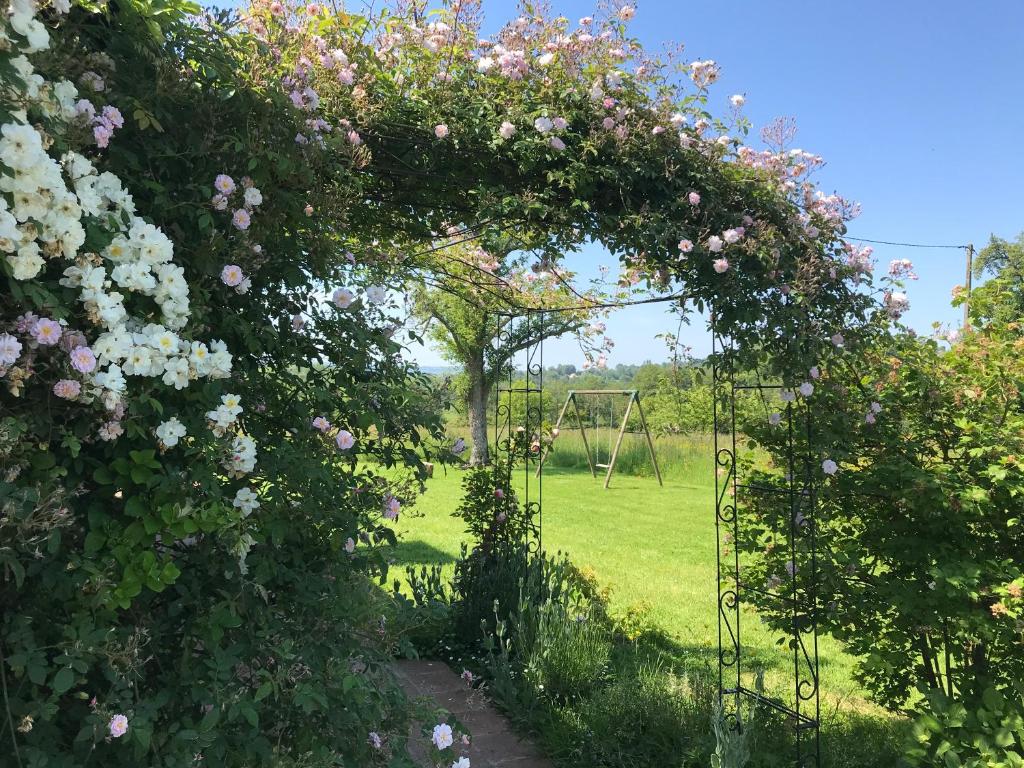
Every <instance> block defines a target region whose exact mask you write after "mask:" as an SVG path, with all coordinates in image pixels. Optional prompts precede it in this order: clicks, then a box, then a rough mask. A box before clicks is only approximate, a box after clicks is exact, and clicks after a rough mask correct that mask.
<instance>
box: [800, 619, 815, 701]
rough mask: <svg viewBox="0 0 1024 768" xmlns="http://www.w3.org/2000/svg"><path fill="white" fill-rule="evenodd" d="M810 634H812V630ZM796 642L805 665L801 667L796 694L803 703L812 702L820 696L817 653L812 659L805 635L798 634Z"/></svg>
mask: <svg viewBox="0 0 1024 768" xmlns="http://www.w3.org/2000/svg"><path fill="white" fill-rule="evenodd" d="M808 632H810V629H809V630H808ZM796 641H797V645H798V646H799V648H800V656H801V657H802V659H803V663H802V664H801V665H800V672H799V674H798V675H797V683H796V693H797V696H799V697H800V698H801V699H802V700H803V701H811V700H812V699H814V698H815V697H816V696H817V694H818V661H817V653H815V654H814V657H813V658H812V657H811V655H810V654H809V653H808V652H807V645H806V644H805V643H804V638H803V633H800V632H798V633H797V635H796Z"/></svg>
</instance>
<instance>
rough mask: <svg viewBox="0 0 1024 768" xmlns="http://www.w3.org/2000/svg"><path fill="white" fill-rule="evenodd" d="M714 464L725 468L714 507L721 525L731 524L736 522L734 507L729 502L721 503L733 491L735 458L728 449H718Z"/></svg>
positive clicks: (733, 504)
mask: <svg viewBox="0 0 1024 768" xmlns="http://www.w3.org/2000/svg"><path fill="white" fill-rule="evenodd" d="M715 464H716V465H717V466H718V467H725V474H724V475H722V477H721V489H720V490H719V491H718V500H717V502H716V505H715V508H716V510H717V514H718V519H719V520H721V521H722V522H723V523H729V524H732V523H734V522H736V505H735V503H731V502H726V503H724V504H723V503H722V502H723V501H725V497H726V496H727V495H728V494H729V493H730V491H735V489H734V487H733V480H734V479H735V477H736V457H735V456H734V455H733V452H732V451H731V450H729V449H728V448H719V449H718V452H717V453H716V455H715Z"/></svg>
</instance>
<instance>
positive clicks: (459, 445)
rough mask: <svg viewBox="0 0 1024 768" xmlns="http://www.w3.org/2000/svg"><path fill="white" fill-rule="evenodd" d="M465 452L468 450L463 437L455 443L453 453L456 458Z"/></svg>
mask: <svg viewBox="0 0 1024 768" xmlns="http://www.w3.org/2000/svg"><path fill="white" fill-rule="evenodd" d="M465 450H466V441H465V440H463V439H462V438H461V437H460V438H457V439H456V440H455V442H454V443H453V444H452V453H454V454H455V455H456V456H458V455H459V454H461V453H463V452H464V451H465Z"/></svg>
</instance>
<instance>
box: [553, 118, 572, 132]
mask: <svg viewBox="0 0 1024 768" xmlns="http://www.w3.org/2000/svg"><path fill="white" fill-rule="evenodd" d="M552 122H553V123H554V126H555V130H556V131H564V130H565V129H566V128H568V127H569V121H568V120H566V119H565V118H564V117H556V118H555V119H554V120H553V121H552Z"/></svg>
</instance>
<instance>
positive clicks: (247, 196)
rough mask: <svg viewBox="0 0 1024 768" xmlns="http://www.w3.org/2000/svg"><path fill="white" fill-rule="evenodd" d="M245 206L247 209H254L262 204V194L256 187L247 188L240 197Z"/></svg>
mask: <svg viewBox="0 0 1024 768" xmlns="http://www.w3.org/2000/svg"><path fill="white" fill-rule="evenodd" d="M242 199H243V200H244V201H245V205H246V207H248V208H255V207H256V206H258V205H260V204H261V203H262V202H263V193H262V192H260V191H259V190H258V189H257V188H256V187H248V188H247V189H246V190H245V193H244V194H243V195H242Z"/></svg>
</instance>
